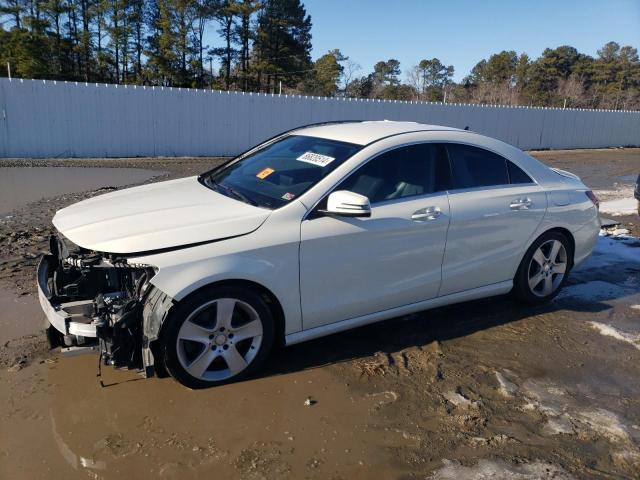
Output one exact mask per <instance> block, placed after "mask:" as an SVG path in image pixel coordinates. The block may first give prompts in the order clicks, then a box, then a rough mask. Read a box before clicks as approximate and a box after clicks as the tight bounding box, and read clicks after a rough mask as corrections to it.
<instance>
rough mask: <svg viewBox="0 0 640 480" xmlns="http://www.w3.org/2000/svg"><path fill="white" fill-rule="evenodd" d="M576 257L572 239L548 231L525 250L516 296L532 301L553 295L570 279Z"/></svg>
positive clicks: (532, 303)
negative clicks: (570, 240)
mask: <svg viewBox="0 0 640 480" xmlns="http://www.w3.org/2000/svg"><path fill="white" fill-rule="evenodd" d="M572 261H573V250H572V248H571V243H570V242H569V240H568V239H567V237H566V236H565V235H563V234H562V233H560V232H555V231H552V232H546V233H544V234H542V235H541V236H540V237H538V239H537V240H536V241H535V242H533V244H532V245H531V246H530V247H529V249H528V250H527V252H526V253H525V255H524V257H523V258H522V261H521V262H520V266H519V267H518V271H517V272H516V276H515V278H514V280H513V294H514V296H515V297H516V298H517V299H518V300H520V301H522V302H525V303H528V304H530V305H537V304H540V303H544V302H548V301H549V300H551V299H553V298H554V297H555V296H556V295H558V293H559V292H560V290H561V289H562V287H563V286H564V284H565V283H566V281H567V278H568V276H569V272H570V270H571V266H572Z"/></svg>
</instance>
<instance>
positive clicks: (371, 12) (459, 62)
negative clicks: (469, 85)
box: [304, 0, 640, 81]
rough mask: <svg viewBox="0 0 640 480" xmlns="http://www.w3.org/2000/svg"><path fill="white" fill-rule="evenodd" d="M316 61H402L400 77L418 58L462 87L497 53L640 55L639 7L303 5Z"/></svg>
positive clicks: (406, 0)
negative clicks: (448, 70)
mask: <svg viewBox="0 0 640 480" xmlns="http://www.w3.org/2000/svg"><path fill="white" fill-rule="evenodd" d="M304 4H305V7H306V9H307V13H308V14H310V15H311V20H312V23H313V28H312V35H313V40H312V43H313V51H312V58H313V59H314V60H315V59H316V58H318V57H319V56H321V55H323V54H324V53H326V52H327V51H329V50H331V49H334V48H339V49H340V51H341V52H342V53H343V54H344V55H347V56H349V57H350V59H351V60H353V61H355V62H357V63H358V64H359V65H360V66H361V70H360V71H358V72H357V73H356V76H360V75H366V74H368V73H370V72H371V71H372V70H373V65H374V64H375V63H376V62H378V61H380V60H388V59H389V58H395V59H397V60H399V61H400V67H401V69H402V78H403V79H404V78H405V77H406V72H407V71H408V70H409V69H410V68H411V67H412V66H413V65H416V64H417V63H418V62H419V61H420V60H422V59H424V58H428V59H431V58H434V57H436V58H439V59H440V61H441V62H442V63H444V64H445V65H453V66H454V68H455V75H454V80H456V81H460V80H461V79H462V78H463V77H465V76H466V75H467V74H468V73H469V71H470V70H471V69H472V68H473V66H474V65H475V64H476V63H477V62H478V61H480V60H482V59H483V58H488V57H489V56H490V55H491V54H493V53H498V52H500V51H502V50H515V51H516V52H517V53H518V54H520V53H523V52H525V53H527V54H528V55H529V56H530V57H531V58H536V57H538V56H539V55H540V54H541V53H542V51H543V50H544V49H545V48H547V47H551V48H554V47H557V46H560V45H571V46H574V47H576V48H577V49H578V51H579V52H581V53H586V54H588V55H592V56H595V55H596V51H597V50H598V49H599V48H600V47H602V45H604V44H605V43H607V42H609V41H612V40H613V41H616V42H618V43H619V44H621V45H632V46H634V47H636V48H638V49H640V0H597V1H596V0H555V1H553V0H512V1H508V0H475V1H474V0H304Z"/></svg>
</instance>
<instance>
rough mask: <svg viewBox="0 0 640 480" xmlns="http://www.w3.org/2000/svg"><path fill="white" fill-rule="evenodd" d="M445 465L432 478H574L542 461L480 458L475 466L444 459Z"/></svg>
mask: <svg viewBox="0 0 640 480" xmlns="http://www.w3.org/2000/svg"><path fill="white" fill-rule="evenodd" d="M442 463H443V464H444V466H443V467H442V468H440V469H439V470H436V471H435V472H434V473H433V474H432V475H431V476H429V477H427V478H429V479H432V480H485V479H487V480H488V479H495V480H539V479H541V480H551V479H554V480H573V479H574V478H575V477H573V476H571V475H570V474H569V473H568V472H567V471H566V470H564V469H563V468H561V467H559V466H556V465H553V464H552V463H546V462H541V461H534V462H531V463H522V464H519V465H511V464H508V463H506V462H503V461H501V460H486V459H482V460H479V461H478V463H477V464H476V465H474V466H470V467H467V466H464V465H461V464H460V463H459V462H455V461H450V460H443V461H442Z"/></svg>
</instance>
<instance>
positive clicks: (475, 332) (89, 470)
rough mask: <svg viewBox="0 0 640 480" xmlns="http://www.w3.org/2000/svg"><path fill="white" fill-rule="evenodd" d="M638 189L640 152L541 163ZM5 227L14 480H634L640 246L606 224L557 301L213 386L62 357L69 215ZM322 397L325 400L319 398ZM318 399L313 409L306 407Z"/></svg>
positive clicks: (0, 396)
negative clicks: (59, 343)
mask: <svg viewBox="0 0 640 480" xmlns="http://www.w3.org/2000/svg"><path fill="white" fill-rule="evenodd" d="M535 156H537V157H538V158H540V159H541V160H542V161H544V162H545V163H547V164H549V165H551V166H556V167H559V168H563V169H567V170H570V171H573V172H574V173H577V174H578V175H580V176H581V177H582V178H583V179H584V181H585V182H586V183H587V184H589V185H590V186H591V187H592V188H594V189H595V190H600V191H603V192H609V193H607V195H611V196H612V197H611V198H615V195H616V193H615V192H626V191H627V190H626V189H627V188H628V185H629V184H630V183H631V181H630V180H629V178H630V176H631V175H633V174H634V173H635V174H637V173H638V171H639V170H640V150H638V149H626V150H594V151H572V152H555V151H554V152H537V153H535ZM219 161H220V160H219V159H121V160H51V161H41V160H37V161H36V160H34V161H22V160H16V161H4V162H3V163H0V175H1V174H2V168H1V167H3V166H33V167H36V168H37V167H38V166H42V165H47V166H102V167H104V166H109V167H113V166H116V167H142V168H148V169H151V170H154V171H161V172H165V173H162V174H159V175H158V176H157V177H155V178H154V179H152V180H150V181H157V180H162V179H166V178H177V177H180V176H184V175H190V174H194V173H197V172H201V171H203V170H206V169H208V168H210V167H211V166H213V165H215V164H216V163H217V162H219ZM104 187H105V188H104V189H101V190H98V191H92V192H83V193H75V194H68V195H63V196H59V197H54V198H47V199H42V200H40V201H37V202H34V203H31V204H29V205H26V206H24V207H22V208H20V209H18V210H15V211H13V212H11V213H10V214H7V215H3V216H0V324H1V325H2V331H1V332H0V366H1V367H2V368H1V369H0V385H2V388H1V389H0V478H65V479H66V478H144V477H154V478H196V477H198V478H199V477H201V476H203V475H216V476H217V478H246V479H260V478H290V479H298V478H322V479H324V478H334V479H343V478H344V479H351V478H356V479H357V478H363V479H364V478H407V479H413V478H437V479H465V478H479V477H481V478H517V479H525V478H531V479H534V478H554V479H561V478H562V479H564V478H567V479H568V478H607V479H608V478H638V477H639V474H638V472H640V381H639V379H640V240H638V239H637V238H635V237H633V236H632V235H633V234H635V235H638V231H639V230H638V224H640V219H639V218H638V217H637V216H633V215H629V216H627V217H621V218H618V219H617V220H619V221H622V222H623V224H624V225H623V226H624V227H625V228H626V229H627V230H629V231H630V233H631V235H629V234H620V231H617V232H616V233H615V234H611V232H612V231H613V230H609V231H608V232H603V235H602V236H601V237H600V239H599V242H598V246H597V248H596V251H595V253H594V255H593V256H592V257H591V258H590V259H589V260H588V261H587V262H586V263H585V264H583V265H582V266H580V268H578V269H577V270H576V271H574V272H572V277H571V281H570V284H569V285H568V286H567V288H566V289H565V291H564V292H563V293H562V294H561V295H560V296H559V297H558V298H557V299H556V300H555V301H554V302H552V303H550V304H549V305H545V306H542V307H537V308H531V307H524V306H522V305H519V304H517V303H515V302H514V301H512V300H511V299H510V298H508V297H499V298H494V299H487V300H481V301H475V302H469V303H465V304H462V305H456V306H451V307H445V308H440V309H437V310H432V311H429V312H424V313H421V314H418V315H413V316H410V317H405V318H398V319H394V320H390V321H386V322H383V323H380V324H377V325H372V326H368V327H364V328H360V329H357V330H353V331H350V332H346V333H343V334H339V335H334V336H331V337H328V338H324V339H319V340H315V341H312V342H309V343H306V344H302V345H298V346H293V347H290V348H288V349H285V350H282V351H279V352H276V353H275V354H274V356H273V358H272V360H271V361H270V364H269V367H268V369H267V370H266V371H265V372H263V373H262V374H261V375H260V376H258V377H256V378H254V379H251V380H248V381H245V382H242V383H238V384H234V385H228V386H224V387H221V388H215V389H210V390H206V391H190V390H187V389H185V388H183V387H180V386H179V385H177V384H176V383H175V382H173V381H172V380H171V379H168V378H167V379H149V380H143V379H141V378H140V377H139V376H138V375H137V374H136V373H134V372H124V371H114V370H112V369H103V381H104V384H105V387H101V386H100V384H99V383H98V379H97V378H96V372H97V358H96V357H95V356H80V357H73V358H60V357H59V356H58V355H57V354H56V353H55V352H50V351H48V349H47V347H46V343H45V340H44V335H43V333H42V331H41V328H40V327H41V325H42V320H43V317H42V315H41V313H40V311H39V307H38V302H37V298H36V297H35V296H34V292H35V279H34V268H35V263H36V258H37V256H38V255H39V253H40V252H42V251H44V250H46V248H47V246H46V245H47V242H46V238H47V236H48V235H49V233H50V231H51V228H52V227H51V225H50V219H51V217H52V215H53V213H54V212H55V210H56V209H58V208H61V207H62V206H64V205H67V204H70V203H73V202H75V201H78V200H79V199H81V198H85V197H87V196H91V195H95V194H98V193H101V192H103V191H106V190H108V189H110V185H105V186H104ZM308 398H311V400H312V401H311V402H305V401H306V400H307V399H308ZM305 403H311V405H306V404H305Z"/></svg>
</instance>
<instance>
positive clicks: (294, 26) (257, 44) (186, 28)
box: [0, 0, 312, 91]
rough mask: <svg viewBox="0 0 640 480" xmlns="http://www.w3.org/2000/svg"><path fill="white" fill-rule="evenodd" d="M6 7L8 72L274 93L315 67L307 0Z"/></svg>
mask: <svg viewBox="0 0 640 480" xmlns="http://www.w3.org/2000/svg"><path fill="white" fill-rule="evenodd" d="M0 13H1V14H2V16H3V17H2V19H3V20H4V22H3V23H1V24H0V25H3V26H2V27H0V60H1V61H2V67H3V68H2V70H5V68H4V66H5V65H6V64H7V63H9V64H10V65H11V68H12V69H13V74H14V75H15V76H18V77H24V78H44V79H47V78H52V79H61V80H81V81H88V82H109V83H127V84H144V85H164V86H181V87H200V88H203V87H213V88H226V89H229V88H234V89H244V90H256V91H273V90H274V89H275V88H276V86H278V88H279V87H280V82H282V84H283V86H284V88H296V87H297V85H298V84H299V83H300V82H301V81H302V79H303V78H304V76H305V74H306V73H308V72H309V70H310V69H311V66H312V62H311V55H310V52H311V18H310V17H309V15H307V13H306V11H305V9H304V6H303V5H302V4H301V2H300V0H261V1H258V0H0ZM7 25H9V28H6V27H7ZM209 30H215V31H216V33H217V34H218V37H219V38H216V39H215V40H216V44H215V45H213V46H211V45H207V43H206V40H207V32H208V31H209ZM214 61H216V64H217V65H221V68H220V69H216V70H219V71H214V68H213V63H214ZM3 75H7V72H6V71H5V72H3Z"/></svg>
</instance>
